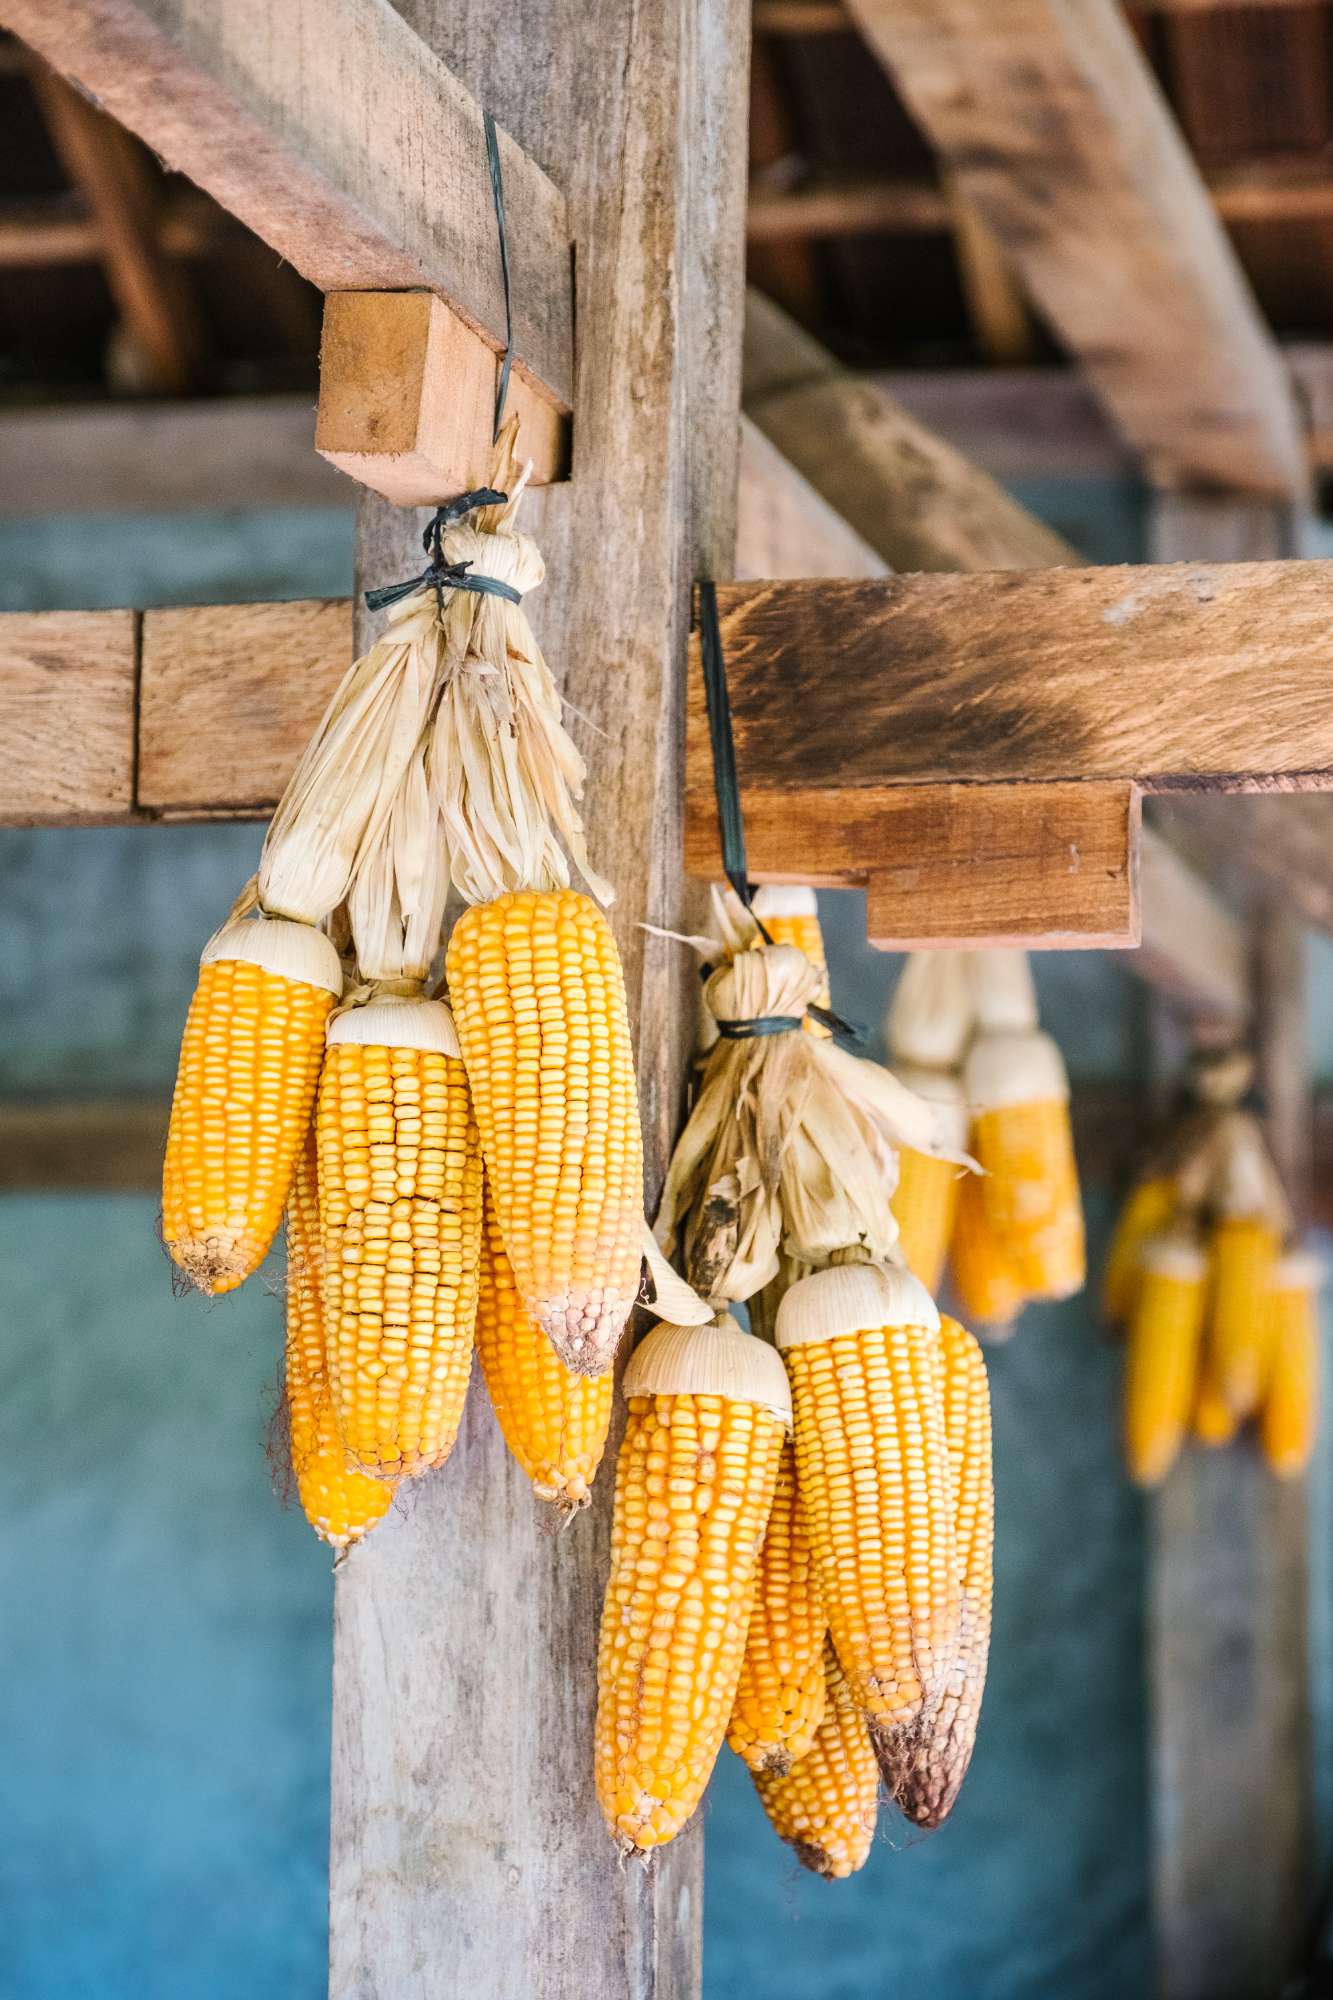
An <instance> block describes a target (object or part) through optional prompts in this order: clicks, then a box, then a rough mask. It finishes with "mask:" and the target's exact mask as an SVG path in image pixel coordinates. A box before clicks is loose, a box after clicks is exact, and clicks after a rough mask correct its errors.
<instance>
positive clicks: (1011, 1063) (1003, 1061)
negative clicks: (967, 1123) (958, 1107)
mask: <svg viewBox="0 0 1333 2000" xmlns="http://www.w3.org/2000/svg"><path fill="white" fill-rule="evenodd" d="M963 1094H964V1096H965V1097H966V1099H967V1102H968V1104H969V1105H970V1107H971V1109H972V1111H973V1112H974V1113H976V1112H980V1111H998V1110H999V1109H1001V1108H1002V1107H1003V1106H1005V1105H1010V1104H1051V1103H1055V1104H1064V1103H1067V1102H1068V1099H1069V1076H1068V1072H1067V1071H1066V1069H1065V1062H1064V1057H1063V1056H1062V1055H1061V1054H1060V1051H1059V1049H1058V1048H1057V1046H1056V1044H1055V1043H1054V1042H1053V1041H1052V1040H1051V1038H1050V1036H1049V1035H1045V1034H1043V1033H1042V1032H1041V1030H1040V1028H1019V1029H996V1030H993V1031H990V1030H988V1031H986V1032H985V1033H982V1034H979V1035H978V1036H977V1038H976V1040H975V1041H974V1042H973V1044H972V1046H971V1048H970V1049H969V1050H968V1052H967V1065H966V1067H965V1069H964V1071H963Z"/></svg>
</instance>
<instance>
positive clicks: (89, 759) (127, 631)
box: [0, 611, 139, 826]
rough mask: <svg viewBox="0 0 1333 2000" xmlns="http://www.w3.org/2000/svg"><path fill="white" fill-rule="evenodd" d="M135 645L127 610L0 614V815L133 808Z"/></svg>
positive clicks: (99, 815) (40, 819) (43, 818)
mask: <svg viewBox="0 0 1333 2000" xmlns="http://www.w3.org/2000/svg"><path fill="white" fill-rule="evenodd" d="M138 644H139V628H138V618H137V616H136V614H135V613H134V612H133V611H39V612H24V611H17V612H7V613H5V614H3V615H0V742H2V743H3V744H4V757H3V760H0V823H3V824H6V825H9V826H41V825H43V824H48V825H71V824H78V823H79V822H80V821H82V822H85V823H86V822H93V823H96V822H98V821H100V820H112V819H118V818H122V817H124V816H126V815H128V814H129V813H131V812H132V811H133V808H134V703H135V678H136V673H137V668H138Z"/></svg>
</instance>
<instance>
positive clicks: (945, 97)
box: [848, 0, 1307, 496]
mask: <svg viewBox="0 0 1333 2000" xmlns="http://www.w3.org/2000/svg"><path fill="white" fill-rule="evenodd" d="M848 12H849V14H850V15H851V17H852V19H853V20H854V21H855V23H856V25H857V27H858V28H859V30H860V32H861V34H862V35H863V36H864V38H865V39H866V41H867V42H868V43H869V44H870V46H871V48H872V49H873V50H874V52H875V53H876V54H877V55H878V56H879V58H880V59H881V61H882V62H883V63H884V64H885V66H886V67H887V68H888V70H889V71H890V73H891V74H892V76H893V78H894V81H895V83H896V84H897V86H898V88H899V90H900V91H901V92H902V95H903V97H904V99H905V100H906V102H907V104H908V107H909V109H910V110H911V111H912V112H913V114H914V115H915V117H916V118H917V120H918V122H919V123H920V124H921V126H922V128H923V129H924V131H925V132H926V133H927V135H928V136H929V138H930V139H931V140H932V141H933V143H934V144H935V146H936V147H937V148H938V150H939V152H940V155H941V157H942V159H943V160H944V161H945V163H946V164H947V165H948V167H949V169H950V171H951V172H952V173H953V174H954V175H955V176H956V178H957V180H958V183H959V185H960V186H961V187H962V188H963V189H964V190H965V192H966V193H967V195H968V196H969V198H970V199H971V200H972V201H973V202H974V203H975V204H976V207H977V209H978V210H979V211H980V213H981V214H982V215H983V216H984V218H985V220H986V221H987V223H988V224H989V226H990V228H991V230H992V231H993V232H994V235H995V237H996V239H997V240H998V242H999V243H1000V244H1001V245H1003V247H1004V248H1005V250H1006V251H1007V252H1008V254H1009V255H1010V257H1011V258H1012V259H1013V261H1014V264H1015V266H1016V268H1017V270H1018V271H1019V273H1020V275H1021V277H1022V279H1023V282H1024V284H1025V285H1026V287H1027V290H1028V292H1029V293H1030V295H1031V297H1032V298H1033V299H1034V301H1035V302H1036V304H1037V305H1038V306H1039V307H1040V308H1041V310H1042V312H1043V313H1044V314H1045V316H1046V318H1047V319H1048V320H1049V321H1050V323H1051V325H1052V326H1053V327H1054V328H1055V330H1056V331H1057V333H1058V334H1059V335H1060V337H1061V339H1062V340H1063V341H1064V343H1065V344H1066V346H1067V347H1068V348H1069V349H1070V350H1071V351H1072V352H1073V353H1074V355H1076V356H1077V358H1078V359H1079V360H1080V361H1081V362H1082V363H1083V365H1084V366H1085V368H1086V369H1087V371H1088V374H1089V377H1090V379H1091V380H1092V382H1093V384H1094V385H1095V387H1096V388H1097V390H1098V393H1099V394H1100V395H1101V396H1102V398H1103V400H1104V401H1105V403H1106V405H1107V408H1108V409H1109V410H1110V412H1111V413H1112V415H1113V416H1114V418H1115V420H1116V422H1117V424H1118V425H1119V427H1120V429H1121V430H1122V431H1123V432H1124V434H1125V436H1126V437H1127V438H1128V439H1129V440H1130V442H1131V444H1132V445H1133V446H1134V448H1135V449H1136V450H1137V451H1138V452H1139V454H1140V455H1141V457H1142V460H1143V464H1144V467H1145V470H1146V471H1147V474H1148V476H1149V478H1150V479H1151V480H1152V481H1153V482H1154V483H1156V484H1160V485H1166V486H1189V485H1202V486H1212V487H1218V488H1225V489H1230V490H1235V491H1242V492H1252V493H1262V494H1267V495H1277V496H1283V495H1285V496H1295V495H1299V494H1301V493H1303V492H1304V490H1305V486H1306V480H1307V475H1306V469H1305V459H1304V452H1303V448H1302V443H1301V435H1300V426H1299V423H1298V420H1297V413H1296V409H1295V405H1294V402H1293V399H1292V396H1291V393H1290V389H1289V386H1288V384H1287V381H1286V378H1285V375H1284V373H1283V371H1282V368H1281V365H1280V362H1279V359H1278V355H1277V352H1276V349H1275V347H1274V345H1273V343H1272V341H1271V340H1270V338H1269V336H1268V334H1267V332H1266V331H1265V329H1264V327H1263V325H1262V323H1261V321H1260V318H1259V314H1258V310H1257V308H1256V306H1255V304H1254V300H1253V298H1252V296H1251V294H1250V291H1249V288H1248V285H1247V284H1246V281H1245V279H1244V276H1243V274H1242V272H1241V270H1240V266H1239V264H1238V262H1237V260H1236V258H1235V255H1234V253H1233V251H1232V249H1231V246H1230V244H1229V243H1228V241H1227V239H1226V236H1225V233H1224V231H1223V230H1222V228H1221V225H1220V224H1219V222H1218V220H1217V217H1216V215H1215V213H1214V211H1213V209H1212V206H1211V204H1210V202H1209V200H1208V195H1207V192H1206V190H1205V188H1204V186H1203V182H1202V180H1201V178H1200V176H1199V173H1198V170H1197V168H1196V167H1195V165H1194V163H1193V161H1192V160H1191V158H1190V156H1189V153H1188V151H1187V150H1186V147H1185V144H1184V141H1183V139H1182V138H1181V136H1180V134H1179V132H1178V131H1177V129H1176V126H1175V124H1174V121H1173V120H1172V118H1171V115H1170V112H1169V110H1168V109H1167V106H1166V104H1165V102H1164V100H1163V98H1162V96H1161V93H1160V91H1159V90H1158V87H1157V85H1156V83H1155V82H1154V80H1153V77H1152V74H1151V72H1150V70H1149V69H1148V66H1147V63H1146V61H1145V60H1144V58H1143V56H1142V54H1141V52H1140V50H1139V47H1138V44H1137V42H1136V41H1135V39H1134V37H1133V34H1132V33H1131V31H1130V30H1129V28H1128V26H1127V25H1126V22H1125V20H1124V17H1123V15H1122V13H1121V11H1120V8H1119V6H1118V5H1117V4H1116V0H1013V4H1011V5H1008V6H1005V7H1002V8H1001V7H995V6H994V5H992V4H990V0H849V4H848Z"/></svg>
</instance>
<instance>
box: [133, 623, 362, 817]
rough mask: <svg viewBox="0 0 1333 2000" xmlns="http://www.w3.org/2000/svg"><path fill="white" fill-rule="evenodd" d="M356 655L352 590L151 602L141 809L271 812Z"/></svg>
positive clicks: (142, 704)
mask: <svg viewBox="0 0 1333 2000" xmlns="http://www.w3.org/2000/svg"><path fill="white" fill-rule="evenodd" d="M351 663H352V607H351V604H350V602H349V601H348V600H347V599H346V598H332V599H328V600H323V599H307V598H303V599H297V600H295V601H293V602H292V603H287V604H204V605H195V606H191V607H189V608H188V609H182V610H173V611H146V612H145V613H144V618H143V670H142V676H141V683H140V692H139V804H140V806H142V807H146V808H147V809H149V810H150V811H153V812H168V813H170V812H173V811H174V812H175V813H176V814H177V815H178V816H179V814H180V812H181V810H182V809H183V808H185V809H188V808H194V809H197V810H198V811H199V813H200V816H202V812H203V811H204V810H207V811H208V812H211V813H224V812H225V813H226V814H227V815H228V816H231V817H240V816H243V815H244V814H247V813H256V814H257V813H263V812H267V811H270V810H271V809H272V808H273V807H274V806H275V805H276V804H277V802H278V799H279V797H280V795H281V793H282V789H283V787H284V785H285V784H286V783H287V780H288V778H289V777H290V776H291V774H292V771H293V769H294V768H295V765H296V760H297V758H298V757H299V756H300V754H301V752H302V750H303V749H304V748H305V746H306V743H307V742H308V741H309V738H310V736H311V734H312V732H313V730H314V728H315V725H316V723H317V722H318V721H319V719H320V716H321V715H322V714H323V713H324V709H325V707H326V705H327V704H328V701H329V699H330V697H331V696H332V694H333V691H334V689H335V688H336V687H337V685H338V682H339V681H340V680H341V678H342V676H343V675H344V674H345V673H346V671H347V669H348V667H349V666H350V665H351ZM192 816H193V815H192Z"/></svg>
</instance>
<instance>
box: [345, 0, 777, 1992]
mask: <svg viewBox="0 0 1333 2000" xmlns="http://www.w3.org/2000/svg"><path fill="white" fill-rule="evenodd" d="M403 11H404V12H405V13H406V14H408V15H409V16H410V18H411V21H412V25H413V26H414V27H416V28H417V30H418V31H419V33H420V34H421V35H422V37H423V38H424V39H425V40H426V41H427V42H428V44H429V45H430V47H431V48H432V49H433V50H434V51H435V52H436V53H437V54H438V55H440V56H441V57H443V58H444V60H445V61H446V62H448V63H450V64H451V66H452V67H453V68H454V70H455V72H456V73H457V74H458V75H459V76H460V77H462V78H463V79H464V81H465V82H467V84H468V85H469V86H470V87H471V88H472V89H473V90H474V91H475V92H476V93H477V94H478V95H479V96H480V97H481V98H483V100H484V101H485V102H486V103H487V104H488V105H489V106H490V108H491V109H492V110H493V111H494V112H495V114H496V116H497V117H498V118H499V119H500V120H501V122H502V123H503V124H504V125H505V127H506V129H507V130H509V131H510V132H512V133H513V134H514V136H515V138H516V139H517V140H518V143H519V144H520V145H523V146H525V147H526V148H528V149H529V150H530V151H531V152H532V154H533V155H534V157H536V158H539V159H540V160H542V161H543V163H544V164H545V165H546V166H547V167H548V169H549V170H550V171H551V173H552V174H553V175H554V176H555V177H556V179H557V181H558V182H559V184H560V186H561V187H562V189H563V190H564V191H565V192H566V193H567V195H568V197H569V203H570V213H571V218H572V221H573V226H574V232H575V237H576V245H577V270H578V324H579V354H578V373H577V387H576V395H575V399H574V400H575V406H576V408H577V410H578V412H579V416H578V422H577V424H576V427H575V462H574V466H573V477H572V480H571V482H570V483H569V484H568V485H566V486H559V487H552V488H549V489H547V490H545V491H544V492H542V493H539V494H534V495H533V496H532V504H531V506H530V508H525V513H526V521H525V525H526V526H527V527H528V529H529V530H530V532H532V533H533V534H535V535H536V536H537V538H538V541H539V543H540V545H541V547H542V549H543V551H544V553H545V556H546V561H547V570H548V580H547V582H546V583H545V585H544V586H543V587H542V590H541V592H540V594H539V596H538V597H536V598H535V599H534V601H533V604H532V617H533V623H534V626H535V627H536V630H537V632H538V634H539V636H540V638H541V641H542V644H543V646H544V648H545V650H546V652H547V655H548V657H549V658H550V660H551V662H552V664H553V667H554V669H555V671H556V673H557V675H558V676H559V677H560V678H561V679H562V681H563V684H564V687H565V691H566V693H567V695H568V697H569V699H570V701H571V702H572V703H573V704H574V706H575V709H576V711H577V716H578V717H582V718H586V720H579V719H576V720H575V721H574V723H573V725H572V726H573V727H574V729H575V731H576V733H577V735H578V738H579V742H580V745H581V747H582V749H583V750H584V752H585V754H586V755H587V757H588V760H589V764H590V767H591V774H590V780H589V786H588V792H587V798H586V807H585V809H586V817H587V823H588V840H589V846H590V848H591V850H592V853H593V855H594V856H595V857H596V858H597V860H598V862H599V863H600V865H602V866H603V867H605V868H606V869H608V870H609V871H610V872H611V873H612V874H613V876H614V878H615V881H616V883H617V886H618V890H619V897H620V900H619V902H618V903H617V905H616V907H615V909H614V910H613V911H612V916H613V919H614V921H615V924H616V929H617V934H618V936H619V939H620V945H621V949H622V952H623V953H624V956H625V961H626V971H627V976H628V984H629V991H630V996H631V1007H632V1010H633V1013H634V1016H635V1029H636V1038H637V1046H638V1050H639V1062H640V1076H641V1080H642V1090H643V1107H644V1119H645V1131H646V1137H647V1142H648V1153H649V1161H650V1176H651V1179H652V1182H653V1189H652V1190H651V1191H653V1192H655V1189H656V1185H657V1182H658V1178H659V1176H660V1174H661V1172H662V1170H663V1166H664V1160H665V1152H666V1148H667V1145H668V1142H669V1138H670V1136H671V1134H672V1132H673V1128H674V1125H675V1122H676V1120H677V1117H678V1115H679V1112H680V1109H681V1080H682V1075H683V1068H684V1060H685V1054H686V1042H687V1040H688V1036H689V1032H690V1028H691V1025H692V1022H693V1009H692V1006H691V1005H690V1004H689V1003H688V1000H687V990H688V988H689V985H690V982H691V980H692V978H693V971H692V967H691V966H690V965H689V964H688V963H687V958H688V954H686V953H685V952H683V951H681V950H680V949H679V948H678V947H676V946H674V945H671V944H669V943H665V942H663V941H661V940H659V939H656V938H652V937H649V936H647V935H646V934H645V933H644V932H643V931H642V930H640V929H639V927H638V926H639V921H640V919H643V918H647V919H649V920H650V921H653V922H656V923H662V924H677V923H678V922H679V921H680V920H681V917H682V915H683V911H682V907H681V898H682V874H681V810H682V799H683V790H684V787H683V777H682V736H683V726H684V680H685V639H686V627H687V620H688V616H689V586H690V582H691V579H692V578H693V577H694V576H699V575H710V574H719V575H725V574H726V573H727V569H728V566H729V565H730V561H731V551H732V547H733V539H734V533H735V522H734V493H735V478H736V437H737V427H738V407H739V363H740V316H741V274H742V247H743V225H744V214H743V209H744V188H745V159H744V145H745V120H744V90H745V64H746V52H747V48H748V11H747V10H746V8H744V7H743V6H742V5H741V4H740V0H658V4H656V5H654V6H651V7H630V6H628V5H619V4H612V0H602V4H601V5H598V6H594V7H592V8H590V7H589V6H588V4H587V0H510V4H508V5H507V6H506V7H505V9H504V12H503V17H501V13H500V10H499V8H498V7H497V6H496V5H495V4H493V0H471V4H461V5H460V4H459V0H438V4H436V0H411V4H406V0H405V4H404V6H403ZM479 470H484V468H479ZM418 527H419V517H417V516H415V515H413V514H406V515H396V514H395V513H394V511H393V510H392V509H391V508H389V507H388V506H387V505H385V503H384V502H382V501H380V500H378V499H369V500H366V501H364V502H363V503H362V515H361V542H360V561H361V570H362V581H363V582H365V583H382V582H384V581H385V580H386V579H389V578H392V577H395V576H398V575H410V574H411V573H412V571H413V569H414V568H416V567H418V566H419V563H420V551H419V544H417V543H416V541H415V539H414V537H415V535H416V533H417V531H418ZM365 622H366V621H365V620H364V619H363V621H362V625H363V631H362V637H364V636H365V629H364V628H365ZM611 1470H612V1468H611V1466H610V1465H609V1464H608V1465H607V1466H606V1467H605V1468H604V1471H603V1475H602V1479H601V1481H600V1482H599V1486H598V1491H597V1495H596V1499H595V1501H594V1505H593V1507H592V1508H591V1510H590V1511H589V1512H588V1513H587V1514H585V1515H584V1516H582V1517H581V1518H580V1519H578V1520H576V1521H575V1522H574V1523H573V1525H572V1526H571V1527H570V1528H569V1530H568V1532H567V1533H565V1534H554V1533H552V1532H551V1529H550V1524H549V1522H548V1521H546V1520H544V1519H543V1518H542V1517H541V1510H540V1508H539V1506H538V1504H537V1503H536V1502H535V1501H534V1500H533V1498H532V1494H531V1491H530V1489H529V1487H528V1485H527V1482H526V1481H525V1480H524V1479H523V1477H522V1476H521V1474H520V1473H519V1471H518V1469H517V1467H516V1466H515V1465H513V1463H512V1462H511V1461H510V1460H509V1459H508V1457H507V1454H506V1453H505V1450H504V1448H503V1446H502V1444H501V1441H500V1436H499V1432H498V1430H497V1429H496V1425H495V1422H494V1419H493V1417H492V1415H491V1412H490V1410H489V1408H488V1407H487V1404H486V1399H485V1395H484V1392H483V1391H482V1389H481V1385H480V1384H479V1383H474V1385H473V1394H472V1398H471V1401H470V1405H469V1409H468V1413H467V1417H466V1420H465V1423H464V1426H463V1432H462V1435H461V1437H460V1439H459V1442H458V1445H457V1447H456V1449H455V1452H454V1454H453V1457H452V1459H451V1461H450V1463H449V1465H448V1466H447V1467H446V1468H445V1470H444V1471H443V1472H442V1473H441V1474H439V1475H438V1476H436V1477H435V1478H432V1479H430V1480H427V1481H424V1482H423V1483H422V1486H421V1489H420V1491H419V1493H415V1494H412V1495H410V1496H409V1497H408V1500H407V1503H406V1505H405V1506H403V1507H402V1508H401V1509H399V1510H398V1511H397V1513H396V1515H395V1517H394V1518H391V1519H390V1520H389V1521H388V1522H387V1523H386V1524H385V1525H384V1527H383V1528H382V1529H381V1530H380V1531H379V1532H378V1533H377V1534H376V1535H375V1536H374V1537H373V1539H372V1540H371V1541H370V1542H368V1543H366V1544H365V1546H364V1547H363V1548H361V1549H358V1550H356V1551H355V1552H354V1553H353V1555H352V1556H351V1557H350V1558H349V1560H348V1561H347V1563H346V1564H345V1565H344V1566H343V1567H342V1568H341V1569H340V1571H339V1575H338V1588H337V1600H336V1620H335V1657H334V1741H333V1828H332V1858H331V1885H330V1886H331V1894H330V1902H331V1928H332V1937H331V1994H332V1996H333V2000H465V1996H466V2000H570V1996H572V1995H578V1996H580V2000H697V1995H698V1992H699V1980H700V1943H699V1924H700V1906H701V1869H702V1836H701V1829H700V1826H699V1825H698V1823H696V1825H695V1826H694V1827H693V1828H692V1829H690V1830H689V1831H688V1832H687V1833H686V1834H684V1835H683V1836H682V1837H681V1838H680V1839H678V1840H677V1841H676V1842H675V1843H674V1844H673V1845H672V1846H671V1847H670V1848H669V1849H667V1850H666V1851H664V1852H663V1853H662V1854H661V1855H660V1856H659V1857H658V1858H657V1859H656V1860H655V1861H654V1862H653V1864H652V1865H651V1867H649V1868H643V1867H641V1866H639V1865H637V1864H635V1865H632V1866H629V1867H624V1868H622V1867H621V1866H620V1864H619V1862H618V1861H617V1858H616V1854H615V1850H614V1848H613V1846H612V1843H611V1841H610V1839H609V1838H608V1836H607V1834H606V1831H605V1828H604V1827H603V1825H602V1822H601V1816H600V1813H599V1812H598V1809H597V1806H596V1804H595V1802H594V1798H593V1791H592V1717H593V1707H594V1657H595V1648H596V1630H597V1617H598V1610H599V1599H600V1592H601V1587H602V1583H603V1581H604V1578H605V1575H606V1567H607V1528H608V1517H609V1510H610V1491H611V1481H610V1474H611Z"/></svg>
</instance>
